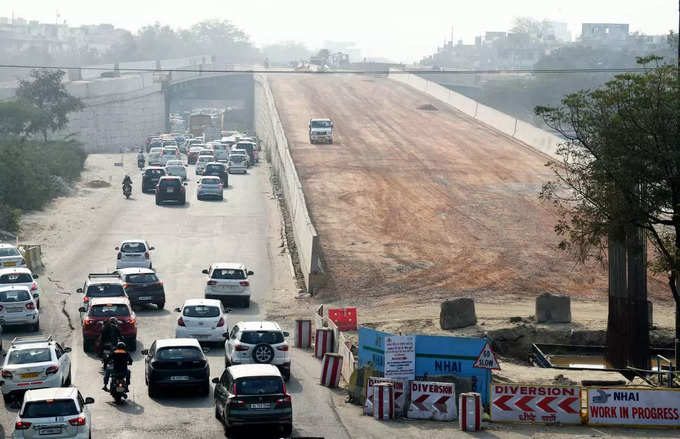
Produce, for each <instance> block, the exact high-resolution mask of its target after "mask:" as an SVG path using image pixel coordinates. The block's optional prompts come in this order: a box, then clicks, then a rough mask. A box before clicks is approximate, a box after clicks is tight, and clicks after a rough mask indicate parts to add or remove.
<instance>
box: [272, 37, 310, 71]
mask: <svg viewBox="0 0 680 439" xmlns="http://www.w3.org/2000/svg"><path fill="white" fill-rule="evenodd" d="M311 54H312V52H311V51H310V50H309V49H308V48H307V46H305V45H304V44H303V43H298V42H295V41H285V42H282V43H275V44H270V45H268V46H264V47H263V48H262V55H263V56H265V57H267V58H269V61H270V62H271V63H272V64H279V65H288V64H289V63H290V62H292V61H300V60H302V59H309V56H310V55H311Z"/></svg>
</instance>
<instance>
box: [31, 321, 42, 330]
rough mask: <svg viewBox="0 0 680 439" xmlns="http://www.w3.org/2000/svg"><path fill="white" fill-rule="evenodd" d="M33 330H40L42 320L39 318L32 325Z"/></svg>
mask: <svg viewBox="0 0 680 439" xmlns="http://www.w3.org/2000/svg"><path fill="white" fill-rule="evenodd" d="M31 330H32V331H33V332H38V331H40V320H38V321H37V322H35V323H34V324H33V325H31Z"/></svg>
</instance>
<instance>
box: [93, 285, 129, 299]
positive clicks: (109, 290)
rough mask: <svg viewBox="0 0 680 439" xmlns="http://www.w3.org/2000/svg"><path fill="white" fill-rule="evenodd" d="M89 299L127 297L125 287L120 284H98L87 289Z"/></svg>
mask: <svg viewBox="0 0 680 439" xmlns="http://www.w3.org/2000/svg"><path fill="white" fill-rule="evenodd" d="M86 296H87V297H125V291H124V290H123V286H122V285H119V284H96V285H90V286H89V287H87V294H86Z"/></svg>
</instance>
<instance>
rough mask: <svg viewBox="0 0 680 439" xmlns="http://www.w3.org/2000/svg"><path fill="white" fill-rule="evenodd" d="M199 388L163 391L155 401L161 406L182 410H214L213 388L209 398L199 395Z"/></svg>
mask: <svg viewBox="0 0 680 439" xmlns="http://www.w3.org/2000/svg"><path fill="white" fill-rule="evenodd" d="M197 390H198V389H197V388H190V389H163V390H161V391H160V392H159V393H160V396H157V397H155V398H151V399H153V400H154V401H155V402H157V403H158V404H159V405H163V406H168V407H180V408H214V407H215V403H214V400H213V395H212V387H211V388H210V394H209V395H208V396H200V395H198V394H197Z"/></svg>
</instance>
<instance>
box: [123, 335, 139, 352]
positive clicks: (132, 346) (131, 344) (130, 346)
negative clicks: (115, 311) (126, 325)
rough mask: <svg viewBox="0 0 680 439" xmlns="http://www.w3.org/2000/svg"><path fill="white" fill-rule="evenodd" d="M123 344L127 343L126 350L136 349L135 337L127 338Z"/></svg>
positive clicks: (132, 350)
mask: <svg viewBox="0 0 680 439" xmlns="http://www.w3.org/2000/svg"><path fill="white" fill-rule="evenodd" d="M125 344H126V345H127V348H128V351H130V352H134V351H136V350H137V337H135V338H129V339H127V340H126V342H125Z"/></svg>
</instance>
